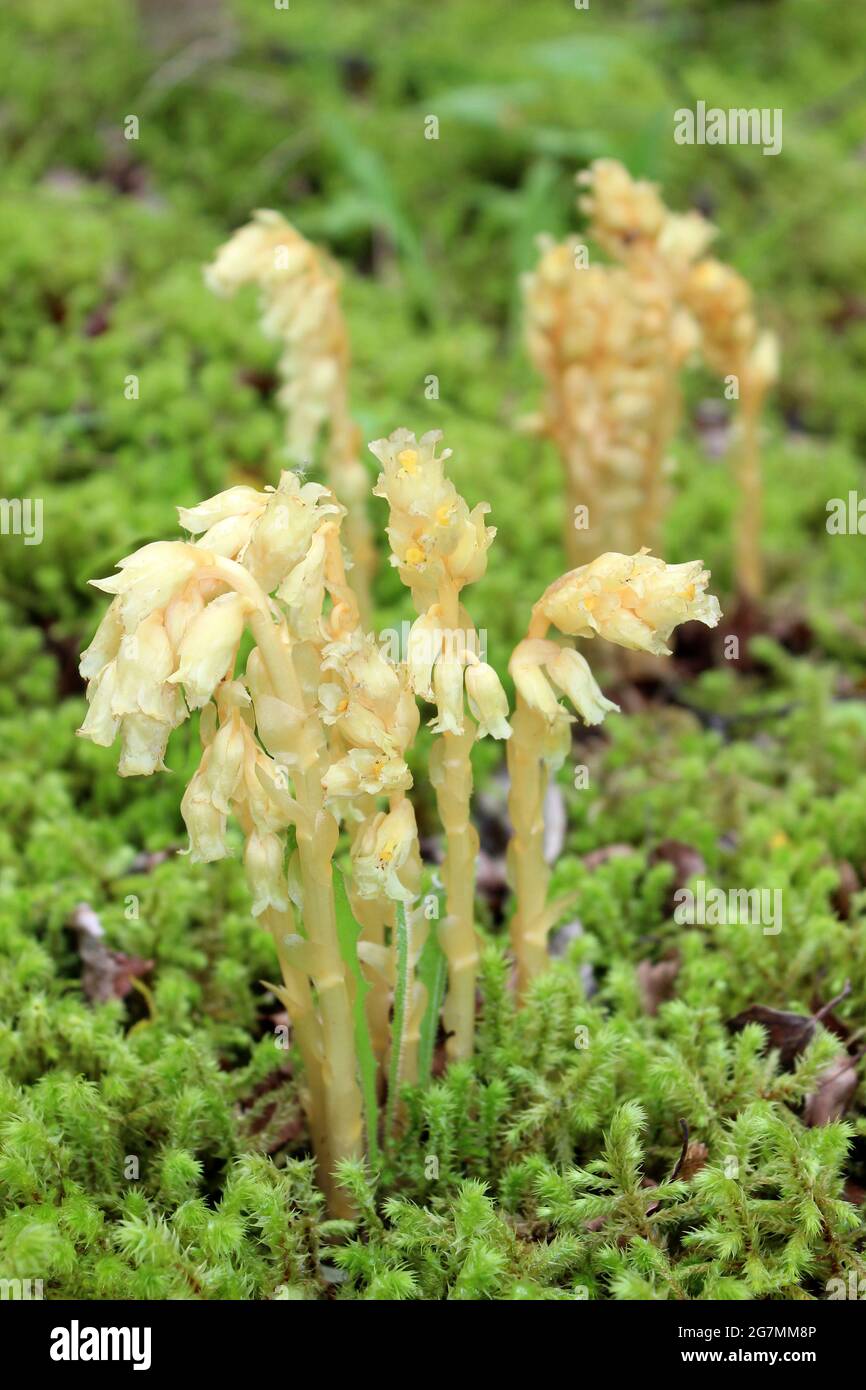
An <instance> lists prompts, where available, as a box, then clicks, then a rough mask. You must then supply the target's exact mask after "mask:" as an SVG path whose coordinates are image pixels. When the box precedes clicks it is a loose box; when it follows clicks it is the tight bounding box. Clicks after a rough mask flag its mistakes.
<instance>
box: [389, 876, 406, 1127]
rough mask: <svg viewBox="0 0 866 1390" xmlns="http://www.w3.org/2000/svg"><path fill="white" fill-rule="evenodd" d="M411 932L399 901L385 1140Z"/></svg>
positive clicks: (399, 1068)
mask: <svg viewBox="0 0 866 1390" xmlns="http://www.w3.org/2000/svg"><path fill="white" fill-rule="evenodd" d="M411 931H412V926H411V919H410V916H409V912H408V910H407V908H406V905H405V903H398V904H397V925H396V937H395V944H396V951H395V963H394V977H395V978H394V1013H393V1018H392V1023H391V1060H390V1064H389V1069H388V1108H387V1114H386V1117H385V1135H386V1140H387V1141H388V1142H390V1141H391V1140H392V1139H393V1137H394V1128H395V1125H396V1123H397V1110H398V1100H399V1094H400V1082H401V1080H402V1074H403V1049H404V1044H405V1032H406V1012H407V1005H408V1000H409V973H410V967H409V959H410V954H411V939H410V938H411Z"/></svg>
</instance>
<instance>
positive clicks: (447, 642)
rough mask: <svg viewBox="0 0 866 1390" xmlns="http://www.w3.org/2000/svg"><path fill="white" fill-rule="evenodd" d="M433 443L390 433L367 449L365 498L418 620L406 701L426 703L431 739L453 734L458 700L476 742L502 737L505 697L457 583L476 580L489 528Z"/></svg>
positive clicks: (458, 724)
mask: <svg viewBox="0 0 866 1390" xmlns="http://www.w3.org/2000/svg"><path fill="white" fill-rule="evenodd" d="M441 437H442V436H441V433H440V431H438V430H431V431H430V432H429V433H428V434H425V435H422V437H421V439H420V440H416V438H415V435H414V434H412V433H411V432H410V431H409V430H395V432H394V433H393V434H392V435H391V436H390V438H389V439H377V440H375V441H374V443H372V444H371V445H370V449H371V451H372V452H373V453H374V454H375V456H376V458H377V459H378V460H379V462H380V463H381V464H382V469H383V471H382V472H381V473H380V475H379V480H378V482H377V484H376V486H375V488H374V489H373V492H374V495H375V496H377V497H384V498H385V499H386V500H387V502H388V504H389V507H390V509H391V510H390V521H389V525H388V540H389V542H390V545H391V564H392V565H394V566H395V567H396V568H397V569H398V570H399V572H400V578H401V579H402V581H403V583H404V584H406V585H407V587H408V588H409V589H410V590H411V593H412V598H413V600H414V603H415V608H416V610H417V612H418V614H419V616H418V618H417V620H416V621H415V623H413V625H412V629H411V632H410V635H409V650H408V654H407V661H408V666H409V673H410V679H411V681H412V687H413V689H414V691H415V693H416V695H419V696H420V697H421V698H422V699H424V700H429V701H431V702H432V703H433V704H435V706H436V717H435V718H434V719H433V720H432V721H431V726H432V728H433V730H434V732H436V733H452V734H462V733H463V729H464V715H465V708H464V695H465V697H466V700H467V701H468V703H469V708H470V711H471V713H472V715H473V717H474V718H476V719H477V720H478V721H479V729H478V737H482V735H483V734H485V733H489V734H491V735H492V736H493V737H494V738H507V737H508V734H509V728H508V722H507V714H508V704H507V701H506V698H505V692H504V690H503V689H502V685H501V682H500V681H499V677H498V676H497V674H496V672H495V671H494V669H493V668H492V667H491V666H490V665H488V663H487V662H485V661H483V660H482V658H481V655H480V652H479V647H480V644H479V643H478V642H477V641H476V634H475V629H474V627H473V625H472V624H471V622H470V621H469V619H468V618H467V616H466V614H465V612H464V611H463V609H462V608H461V607H460V604H459V601H458V596H459V594H460V592H461V590H462V589H463V588H464V586H465V585H466V584H471V583H474V582H475V581H476V580H477V579H480V578H481V577H482V576H483V574H484V573H485V571H486V569H487V551H488V550H489V548H490V546H491V544H492V542H493V538H494V537H495V535H496V528H495V527H494V526H487V525H486V524H485V521H484V518H485V516H486V515H487V513H488V512H489V510H490V507H489V505H488V504H487V503H486V502H479V503H478V504H477V505H476V506H475V507H473V508H472V509H471V511H470V509H469V506H468V505H467V503H466V502H465V501H464V499H463V498H462V497H461V496H460V494H459V493H458V491H457V489H456V488H455V486H454V484H453V483H452V482H451V480H450V478H448V477H447V476H446V474H445V467H444V465H445V463H446V461H447V460H448V459H449V458H450V457H451V450H450V449H444V450H443V451H442V453H441V454H438V455H437V453H436V445H437V444H438V442H439V440H440V439H441Z"/></svg>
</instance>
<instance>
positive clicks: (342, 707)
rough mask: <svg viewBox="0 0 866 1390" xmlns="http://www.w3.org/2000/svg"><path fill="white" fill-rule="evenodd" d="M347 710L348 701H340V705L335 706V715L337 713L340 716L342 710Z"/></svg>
mask: <svg viewBox="0 0 866 1390" xmlns="http://www.w3.org/2000/svg"><path fill="white" fill-rule="evenodd" d="M348 708H349V701H348V700H341V701H340V703H339V704H338V705H337V713H338V714H342V713H343V711H344V710H347V709H348Z"/></svg>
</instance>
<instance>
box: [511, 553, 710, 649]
mask: <svg viewBox="0 0 866 1390" xmlns="http://www.w3.org/2000/svg"><path fill="white" fill-rule="evenodd" d="M709 577H710V576H709V572H708V571H707V570H705V569H704V568H703V566H702V564H701V562H700V560H692V561H689V562H688V563H686V564H683V565H666V564H665V562H664V560H659V559H657V558H656V557H655V556H653V555H649V554H648V553H647V551H646V550H641V551H638V553H637V554H636V555H619V554H616V553H615V552H612V551H611V552H609V553H608V554H606V555H600V556H599V557H598V559H597V560H593V562H592V563H591V564H589V565H582V566H581V567H580V568H579V569H576V570H571V571H570V573H568V574H564V575H563V576H562V578H561V579H557V580H556V581H555V582H554V583H553V584H551V586H550V588H549V589H547V591H546V592H545V593H544V594H543V595H542V597H541V599H540V600H539V602H538V603H537V604H536V606H535V608H534V610H533V628H534V629H535V630H536V631H538V629H539V627H540V626H542V625H545V624H546V623H553V625H554V626H555V627H557V628H559V630H560V632H564V633H567V634H569V635H570V636H573V637H596V636H598V637H604V638H605V639H606V640H607V641H608V642H615V643H616V644H617V645H618V646H621V647H628V648H630V649H631V650H632V651H645V652H653V653H655V654H656V655H658V656H669V655H670V652H669V649H668V647H667V645H666V643H667V639H668V637H669V636H670V634H671V633H672V632H673V630H674V628H675V627H677V626H678V624H679V623H684V622H689V621H697V622H701V623H704V624H705V625H706V626H707V627H715V626H716V624H717V623H718V621H719V619H720V617H721V610H720V608H719V601H718V599H717V598H715V597H714V596H713V595H712V594H708V593H707V592H706V586H707V581H708V580H709Z"/></svg>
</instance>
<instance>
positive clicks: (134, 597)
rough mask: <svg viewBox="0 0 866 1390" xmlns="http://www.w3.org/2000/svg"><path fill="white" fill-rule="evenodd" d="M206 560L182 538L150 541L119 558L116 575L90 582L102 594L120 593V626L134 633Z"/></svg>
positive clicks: (201, 551) (204, 554) (200, 552)
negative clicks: (123, 557)
mask: <svg viewBox="0 0 866 1390" xmlns="http://www.w3.org/2000/svg"><path fill="white" fill-rule="evenodd" d="M208 559H209V556H208V552H207V551H205V550H202V549H200V548H198V547H197V546H195V545H190V544H187V543H186V542H184V541H153V542H151V544H150V545H145V546H142V547H141V549H140V550H136V551H135V552H134V554H132V555H128V556H127V557H126V559H124V560H121V561H119V563H118V566H117V568H118V569H119V570H120V573H119V574H112V575H109V576H108V578H106V579H91V581H90V582H91V584H92V585H93V586H94V588H95V589H102V590H103V592H104V593H106V594H119V595H120V613H121V617H122V619H123V626H124V628H125V630H126V631H127V632H134V631H135V629H136V628H137V627H138V625H139V623H140V622H142V621H143V619H144V618H146V617H148V616H149V615H150V614H151V613H153V612H154V610H155V609H158V608H165V606H166V604H167V603H168V602H169V600H170V599H172V598H173V597H174V595H175V594H176V593H177V592H178V591H179V590H180V589H182V588H183V587H184V585H185V584H186V583H187V581H188V580H189V579H190V578H191V577H192V575H193V574H194V573H195V571H196V570H197V569H200V568H202V567H203V566H204V565H206V564H207V562H208Z"/></svg>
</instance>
